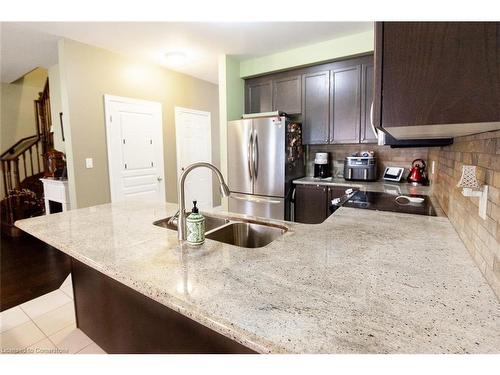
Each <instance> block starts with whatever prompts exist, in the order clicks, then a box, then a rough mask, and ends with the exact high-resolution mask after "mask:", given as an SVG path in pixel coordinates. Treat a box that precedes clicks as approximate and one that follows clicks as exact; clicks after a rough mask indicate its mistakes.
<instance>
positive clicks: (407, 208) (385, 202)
mask: <svg viewBox="0 0 500 375" xmlns="http://www.w3.org/2000/svg"><path fill="white" fill-rule="evenodd" d="M407 196H409V197H414V198H421V199H423V200H422V201H421V202H419V203H417V202H411V201H409V200H408V199H405V198H398V199H397V200H396V198H397V197H398V196H397V195H393V194H388V193H380V192H374V191H366V192H365V191H358V192H357V193H356V194H355V195H354V196H353V197H351V199H349V200H348V201H347V202H345V203H344V204H343V207H352V208H363V209H367V210H378V211H390V212H401V213H406V214H416V215H427V216H437V215H436V211H435V210H434V207H432V203H431V201H430V199H429V197H428V196H426V195H416V194H408V195H407Z"/></svg>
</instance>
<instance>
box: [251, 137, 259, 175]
mask: <svg viewBox="0 0 500 375" xmlns="http://www.w3.org/2000/svg"><path fill="white" fill-rule="evenodd" d="M252 154H253V155H252V156H253V174H254V176H255V178H257V177H258V175H259V138H258V137H257V132H255V133H254V140H253V152H252Z"/></svg>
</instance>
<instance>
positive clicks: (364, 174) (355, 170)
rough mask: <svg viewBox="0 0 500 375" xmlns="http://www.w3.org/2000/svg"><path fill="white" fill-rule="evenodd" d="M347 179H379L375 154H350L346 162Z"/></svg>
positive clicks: (345, 176) (345, 174) (345, 175)
mask: <svg viewBox="0 0 500 375" xmlns="http://www.w3.org/2000/svg"><path fill="white" fill-rule="evenodd" d="M344 178H345V179H346V180H362V181H375V180H376V179H377V159H376V158H375V157H374V156H348V157H346V158H345V162H344Z"/></svg>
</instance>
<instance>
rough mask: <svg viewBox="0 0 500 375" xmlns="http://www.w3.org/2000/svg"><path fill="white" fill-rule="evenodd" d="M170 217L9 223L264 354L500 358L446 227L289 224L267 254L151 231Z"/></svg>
mask: <svg viewBox="0 0 500 375" xmlns="http://www.w3.org/2000/svg"><path fill="white" fill-rule="evenodd" d="M176 210H177V206H176V205H174V204H163V205H158V204H157V205H144V204H138V203H122V204H106V205H101V206H95V207H90V208H84V209H78V210H72V211H68V212H65V213H59V214H53V215H48V216H42V217H36V218H32V219H26V220H21V221H18V222H17V223H16V225H17V226H18V227H19V228H21V229H23V230H25V231H26V232H28V233H30V234H32V235H33V236H35V237H38V238H40V239H41V240H42V241H45V242H47V243H49V244H51V245H52V246H54V247H56V248H58V249H60V250H61V251H63V252H65V253H66V254H68V255H70V256H72V257H74V258H75V259H77V260H79V261H81V262H83V263H85V264H87V265H88V266H90V267H92V268H94V269H96V270H98V271H100V272H102V273H104V274H106V275H108V276H110V277H112V278H113V279H115V280H117V281H119V282H121V283H123V284H125V285H127V286H129V287H132V288H133V289H135V290H137V291H139V292H140V293H142V294H144V295H146V296H148V297H150V298H152V299H154V300H156V301H158V302H159V303H161V304H164V305H165V306H167V307H169V308H172V309H174V310H176V311H178V312H180V313H181V314H184V315H185V316H187V317H189V318H191V319H194V320H195V321H198V322H200V323H201V324H204V325H205V326H207V327H209V328H211V329H213V330H215V331H217V332H219V333H221V334H223V335H225V336H227V337H229V338H232V339H233V340H235V341H238V342H240V343H242V344H243V345H245V346H247V347H249V348H251V349H253V350H256V351H258V352H261V353H492V352H496V353H498V352H500V334H499V330H498V327H499V326H500V303H499V302H498V300H497V298H496V297H495V295H494V294H493V291H492V290H491V289H490V287H489V286H488V285H487V283H486V281H485V280H484V278H483V277H482V275H481V273H480V271H479V269H478V268H477V267H476V266H475V264H474V263H473V261H472V259H471V258H470V256H469V254H468V252H467V250H466V249H465V247H464V245H463V243H462V242H461V240H460V239H459V237H458V235H457V234H456V232H455V230H454V229H453V227H452V226H451V224H450V222H449V221H448V219H446V218H443V217H427V216H418V215H408V214H398V213H389V212H378V211H371V210H360V209H353V208H340V209H339V210H337V211H336V212H335V214H333V215H332V216H330V217H329V218H328V219H327V220H326V221H325V222H323V223H322V224H318V225H306V224H297V223H288V222H286V223H285V225H286V226H287V227H288V228H289V230H288V232H287V233H285V235H283V236H282V237H281V238H279V239H278V240H276V241H274V242H272V243H271V244H269V245H268V246H266V247H263V248H258V249H247V248H241V247H235V246H231V245H227V244H223V243H220V242H215V241H212V240H208V239H207V240H206V242H205V244H204V245H203V246H201V247H200V248H198V249H192V248H188V247H180V246H179V243H178V241H177V233H176V232H175V231H171V230H168V229H164V228H161V227H157V226H154V225H153V224H152V223H153V221H155V220H158V219H162V218H165V217H167V216H170V215H172V214H173V213H175V212H176ZM217 214H221V213H220V212H218V213H217ZM231 215H232V216H234V217H240V218H241V217H243V216H241V215H233V214H231ZM279 223H281V224H283V223H284V222H279Z"/></svg>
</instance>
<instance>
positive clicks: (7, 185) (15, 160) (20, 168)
mask: <svg viewBox="0 0 500 375" xmlns="http://www.w3.org/2000/svg"><path fill="white" fill-rule="evenodd" d="M34 105H35V119H36V121H35V122H36V124H35V126H36V134H34V135H32V136H29V137H26V138H23V139H20V140H19V141H17V142H16V143H15V144H14V145H13V146H11V147H9V149H8V150H7V151H5V152H4V153H2V154H1V155H0V162H1V168H2V177H3V188H4V192H5V198H4V199H2V201H1V202H0V218H1V224H2V234H4V235H8V236H11V237H17V236H19V235H21V233H22V232H21V231H20V230H19V229H17V228H16V227H15V226H14V223H15V221H16V220H20V219H25V218H28V217H33V216H39V215H43V214H44V213H45V208H44V203H43V185H42V183H41V181H40V180H39V179H40V178H41V177H43V175H44V172H45V169H46V165H45V162H44V158H43V155H45V153H46V152H47V151H49V150H51V149H52V148H53V146H54V139H53V134H52V133H51V132H50V127H51V117H50V98H49V80H48V79H47V81H46V82H45V86H44V89H43V92H41V93H40V94H39V98H38V99H37V100H35V101H34Z"/></svg>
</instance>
